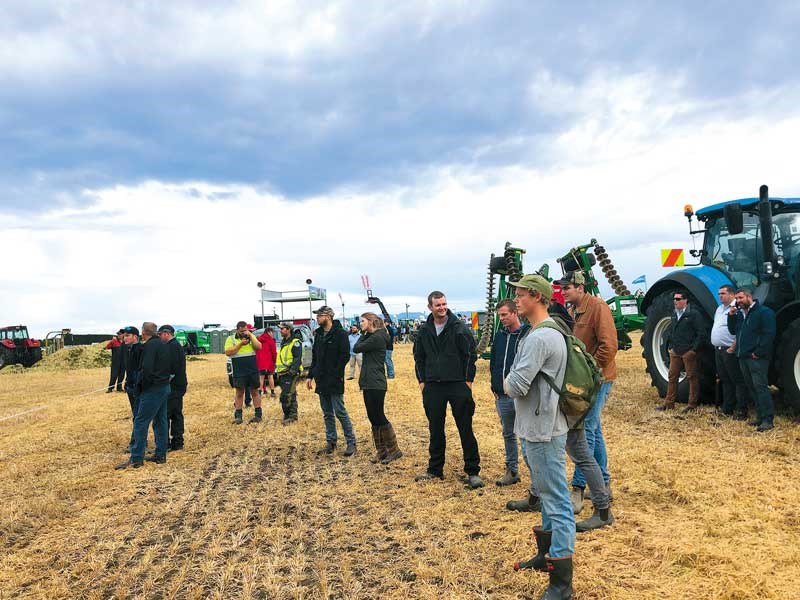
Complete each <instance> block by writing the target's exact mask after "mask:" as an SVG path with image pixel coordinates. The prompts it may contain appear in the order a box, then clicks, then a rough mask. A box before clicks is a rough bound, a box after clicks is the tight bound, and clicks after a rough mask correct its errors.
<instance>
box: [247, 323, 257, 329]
mask: <svg viewBox="0 0 800 600" xmlns="http://www.w3.org/2000/svg"><path fill="white" fill-rule="evenodd" d="M245 329H247V331H255V330H256V328H255V327H253V326H252V325H251V324H250V323H248V324H247V325H245Z"/></svg>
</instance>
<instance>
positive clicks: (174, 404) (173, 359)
mask: <svg viewBox="0 0 800 600" xmlns="http://www.w3.org/2000/svg"><path fill="white" fill-rule="evenodd" d="M158 337H160V338H161V341H162V342H163V343H164V344H166V346H167V349H168V350H169V356H170V380H169V397H168V398H167V422H168V427H169V449H170V450H172V451H173V452H174V451H175V450H183V396H184V395H185V394H186V387H187V381H186V353H185V352H184V351H183V347H182V346H181V345H180V343H179V342H178V340H176V339H175V328H174V327H173V326H172V325H162V326H161V327H159V328H158Z"/></svg>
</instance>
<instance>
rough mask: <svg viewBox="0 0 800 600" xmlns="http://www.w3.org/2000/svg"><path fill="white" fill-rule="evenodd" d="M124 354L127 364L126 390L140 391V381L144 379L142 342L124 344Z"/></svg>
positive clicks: (124, 363)
mask: <svg viewBox="0 0 800 600" xmlns="http://www.w3.org/2000/svg"><path fill="white" fill-rule="evenodd" d="M122 353H123V356H124V359H123V363H122V364H123V365H124V366H125V390H126V391H129V392H133V393H138V392H139V391H141V390H140V388H139V383H141V380H142V344H141V342H136V343H135V344H125V345H124V346H122Z"/></svg>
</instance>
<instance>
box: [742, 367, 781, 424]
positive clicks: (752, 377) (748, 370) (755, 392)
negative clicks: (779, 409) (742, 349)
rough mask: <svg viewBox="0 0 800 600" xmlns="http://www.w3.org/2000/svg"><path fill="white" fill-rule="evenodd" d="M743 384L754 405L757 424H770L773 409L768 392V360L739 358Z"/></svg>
mask: <svg viewBox="0 0 800 600" xmlns="http://www.w3.org/2000/svg"><path fill="white" fill-rule="evenodd" d="M739 366H740V367H741V368H742V376H743V378H744V383H745V385H746V386H747V389H748V390H749V392H750V397H751V398H752V399H753V403H754V404H755V405H756V418H757V419H758V422H759V423H764V422H768V423H772V420H773V419H774V418H775V407H774V406H773V404H772V394H770V391H769V360H767V359H766V358H758V359H755V358H744V357H742V358H740V359H739Z"/></svg>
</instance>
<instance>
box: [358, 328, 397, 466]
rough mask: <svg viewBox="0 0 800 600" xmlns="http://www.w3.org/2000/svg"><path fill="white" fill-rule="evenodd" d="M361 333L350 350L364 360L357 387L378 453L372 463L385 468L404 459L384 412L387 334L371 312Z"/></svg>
mask: <svg viewBox="0 0 800 600" xmlns="http://www.w3.org/2000/svg"><path fill="white" fill-rule="evenodd" d="M361 331H362V332H363V333H362V334H361V337H360V338H359V339H358V341H357V342H356V345H355V346H353V352H356V353H360V354H361V355H362V356H363V359H362V363H361V374H360V375H359V377H358V387H360V388H361V392H362V393H363V394H364V406H366V408H367V417H368V418H369V422H370V423H371V424H372V440H373V441H374V442H375V450H377V453H376V454H375V456H374V458H372V459H371V460H372V462H374V463H377V462H381V463H383V464H388V463H390V462H392V461H393V460H397V459H398V458H400V457H401V456H403V453H402V452H401V451H400V448H398V447H397V436H396V435H395V433H394V428H393V427H392V424H391V423H389V420H388V419H387V418H386V414H385V413H384V412H383V403H384V399H385V397H386V389H387V386H386V364H385V359H386V347H387V346H388V344H389V334H388V333H387V332H386V328H385V327H384V325H383V319H381V318H380V317H379V316H378V315H376V314H375V313H371V312H367V313H364V314H363V315H361Z"/></svg>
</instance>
